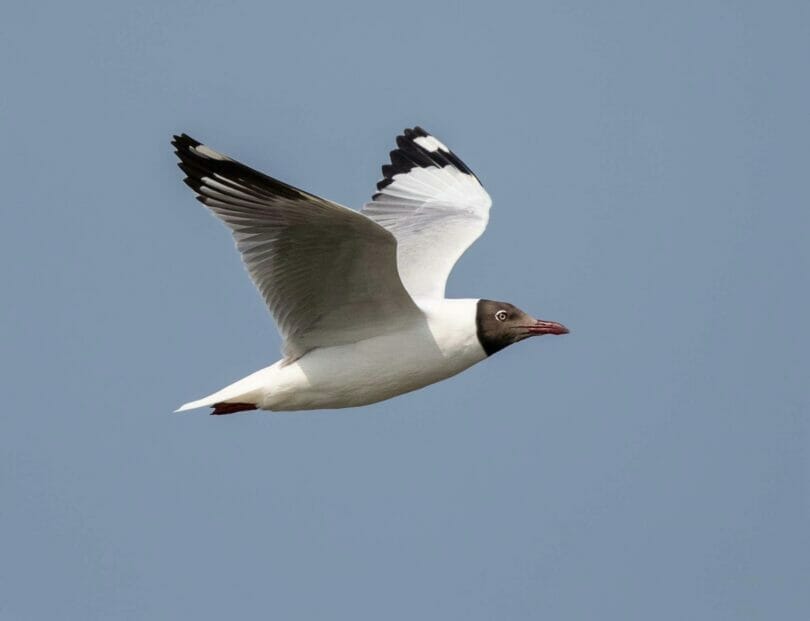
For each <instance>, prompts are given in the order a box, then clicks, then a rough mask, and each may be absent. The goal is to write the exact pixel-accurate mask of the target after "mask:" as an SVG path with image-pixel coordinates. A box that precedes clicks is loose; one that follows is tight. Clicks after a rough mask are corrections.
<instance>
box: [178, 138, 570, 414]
mask: <svg viewBox="0 0 810 621" xmlns="http://www.w3.org/2000/svg"><path fill="white" fill-rule="evenodd" d="M172 144H173V145H174V146H175V148H176V153H177V156H178V157H179V158H180V164H179V166H180V168H181V169H183V171H184V172H185V173H186V175H188V176H187V177H186V179H185V182H186V183H187V184H188V185H189V187H191V189H192V190H194V192H195V193H196V194H197V198H198V199H199V200H200V201H201V202H202V203H203V204H204V205H205V206H206V207H208V208H209V209H210V210H211V211H213V212H214V214H216V216H217V217H219V218H220V219H221V220H222V221H223V222H224V223H225V224H226V225H227V226H228V227H229V228H230V229H231V232H232V233H233V236H234V238H235V239H236V246H237V248H238V249H239V252H240V253H241V254H242V259H243V260H244V262H245V265H246V267H247V270H248V272H249V273H250V277H251V278H252V279H253V282H254V283H255V284H256V287H258V289H259V291H260V292H261V294H262V296H263V297H264V300H265V302H266V303H267V306H268V308H269V309H270V313H271V314H272V315H273V318H274V319H275V320H276V323H277V324H278V327H279V330H280V332H281V334H282V336H283V339H284V345H283V357H282V359H281V360H279V361H278V362H276V363H275V364H273V365H271V366H269V367H267V368H264V369H261V370H260V371H256V372H255V373H253V374H252V375H249V376H247V377H245V378H244V379H241V380H239V381H238V382H235V383H233V384H231V385H230V386H226V387H225V388H223V389H222V390H220V391H218V392H215V393H213V394H212V395H209V396H207V397H203V398H202V399H199V400H197V401H191V402H189V403H186V404H185V405H183V406H181V407H180V408H179V409H178V410H177V411H178V412H180V411H184V410H190V409H193V408H199V407H205V406H211V407H213V408H214V409H213V412H212V413H213V414H231V413H233V412H239V411H243V410H255V409H263V410H275V411H279V410H311V409H321V408H345V407H354V406H360V405H367V404H369V403H375V402H377V401H382V400H384V399H389V398H391V397H394V396H396V395H401V394H403V393H406V392H409V391H411V390H416V389H417V388H422V387H423V386H427V385H429V384H433V383H434V382H438V381H440V380H443V379H446V378H448V377H451V376H453V375H456V374H457V373H460V372H461V371H463V370H464V369H467V368H469V367H470V366H472V365H474V364H475V363H477V362H480V361H481V360H484V359H485V358H486V357H487V356H491V355H492V354H494V353H495V352H497V351H500V350H501V349H503V348H504V347H507V346H508V345H511V344H513V343H517V342H518V341H522V340H524V339H526V338H528V337H530V336H536V335H541V334H566V333H567V332H568V329H567V328H566V327H565V326H563V325H562V324H559V323H556V322H553V321H544V320H540V319H535V318H533V317H531V316H530V315H528V314H526V313H524V312H523V311H522V310H520V309H519V308H517V307H515V306H513V305H512V304H508V303H506V302H495V301H492V300H486V299H446V298H445V297H444V289H445V283H446V281H447V277H448V276H449V274H450V270H451V269H452V268H453V265H454V264H455V263H456V261H457V260H458V258H459V257H460V256H461V255H462V253H463V252H464V251H465V250H466V249H467V248H468V247H469V246H470V244H472V243H473V242H474V241H475V240H476V239H477V238H478V237H479V236H480V235H481V233H483V232H484V229H485V228H486V226H487V221H488V219H489V208H490V205H491V203H492V201H491V200H490V197H489V195H488V194H487V192H486V190H484V188H483V186H482V185H481V183H480V182H479V180H478V178H477V177H476V176H475V174H474V173H473V172H472V171H471V170H470V169H469V168H468V167H467V166H466V165H465V164H464V162H462V161H461V160H460V159H459V158H458V157H457V156H456V155H455V154H454V153H453V152H452V151H451V150H450V149H448V148H447V147H446V146H445V145H444V144H443V143H442V142H440V141H439V140H438V139H437V138H435V137H434V136H432V135H430V134H429V133H427V132H426V131H425V130H423V129H421V128H420V127H415V128H413V129H406V130H405V131H404V132H403V134H402V135H401V136H398V137H397V148H396V149H395V150H393V151H391V163H390V164H387V165H385V166H383V167H382V173H383V179H382V180H381V181H380V182H379V183H378V184H377V193H376V194H375V195H374V196H373V197H372V200H371V202H369V203H366V205H364V207H363V209H362V210H361V211H359V212H358V211H353V210H351V209H347V208H346V207H343V206H341V205H338V204H337V203H333V202H332V201H329V200H326V199H323V198H319V197H318V196H315V195H313V194H310V193H308V192H304V191H303V190H299V189H297V188H294V187H292V186H290V185H287V184H286V183H283V182H281V181H278V180H277V179H273V178H272V177H268V176H267V175H264V174H262V173H260V172H257V171H255V170H253V169H251V168H248V167H247V166H245V165H243V164H240V163H239V162H237V161H235V160H233V159H231V158H229V157H227V156H225V155H222V154H221V153H218V152H217V151H214V150H213V149H212V148H210V147H207V146H205V145H203V144H201V143H199V142H197V141H196V140H194V139H193V138H190V137H189V136H187V135H185V134H182V135H180V136H175V137H174V141H173V143H172Z"/></svg>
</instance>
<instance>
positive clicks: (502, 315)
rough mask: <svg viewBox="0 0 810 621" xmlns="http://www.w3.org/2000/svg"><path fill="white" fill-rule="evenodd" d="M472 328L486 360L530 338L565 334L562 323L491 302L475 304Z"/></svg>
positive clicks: (482, 301) (501, 303) (480, 301)
mask: <svg viewBox="0 0 810 621" xmlns="http://www.w3.org/2000/svg"><path fill="white" fill-rule="evenodd" d="M475 324H476V328H477V330H478V340H479V341H480V342H481V346H482V347H483V348H484V351H485V352H486V353H487V355H488V356H491V355H492V354H494V353H495V352H498V351H500V350H502V349H503V348H504V347H508V346H509V345H512V344H513V343H517V342H518V341H522V340H524V339H527V338H529V337H530V336H542V335H544V334H568V328H566V327H565V326H564V325H562V324H561V323H557V322H556V321H547V320H545V319H535V318H534V317H532V316H531V315H529V314H528V313H525V312H523V311H522V310H520V309H519V308H518V307H517V306H514V305H513V304H509V303H508V302H496V301H494V300H478V305H477V309H476V318H475Z"/></svg>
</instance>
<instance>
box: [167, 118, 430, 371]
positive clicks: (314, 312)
mask: <svg viewBox="0 0 810 621" xmlns="http://www.w3.org/2000/svg"><path fill="white" fill-rule="evenodd" d="M172 144H173V145H174V146H175V148H176V153H177V156H178V157H179V158H180V163H179V166H180V168H181V169H182V170H183V171H184V172H185V173H186V174H187V175H188V177H187V178H186V179H185V182H186V183H187V184H188V185H189V186H190V187H191V188H192V189H193V190H194V191H195V192H196V193H197V198H198V199H199V200H200V201H201V202H202V203H203V204H204V205H205V206H206V207H208V208H209V209H211V211H213V212H214V213H215V214H216V215H217V216H218V217H219V218H220V219H221V220H222V221H223V222H225V224H227V225H228V226H229V227H230V229H231V231H232V232H233V236H234V238H235V239H236V246H237V248H238V249H239V252H241V253H242V259H243V261H244V262H245V265H246V266H247V270H248V272H249V273H250V277H251V278H252V279H253V282H254V283H255V284H256V286H257V287H258V289H259V291H260V292H261V294H262V296H263V297H264V299H265V301H266V302H267V306H268V307H269V308H270V312H271V313H272V314H273V317H274V318H275V320H276V323H277V324H278V326H279V330H280V331H281V334H282V336H283V337H284V355H285V358H286V359H287V360H294V359H295V358H298V357H300V356H301V355H303V354H304V353H306V352H307V351H308V350H310V349H313V348H315V347H324V346H329V345H338V344H343V343H351V342H355V341H357V340H360V339H363V338H368V337H371V336H375V335H377V334H383V333H385V332H390V331H392V330H397V329H399V328H402V327H404V326H405V325H408V324H409V323H410V322H413V321H419V320H421V319H422V318H423V315H422V313H421V311H420V310H419V308H418V307H417V306H416V304H415V303H414V302H413V300H412V299H411V297H410V296H409V295H408V292H407V291H406V290H405V288H404V287H403V286H402V281H401V280H400V277H399V274H398V273H397V266H396V246H397V244H396V240H395V238H394V236H393V235H392V234H391V233H390V232H388V231H387V230H386V229H384V228H383V227H382V226H380V225H379V224H377V223H375V222H373V221H372V220H370V219H369V218H367V217H366V216H364V215H362V214H360V213H358V212H356V211H352V210H350V209H347V208H345V207H342V206H341V205H338V204H336V203H333V202H331V201H328V200H324V199H322V198H319V197H317V196H314V195H312V194H309V193H307V192H304V191H302V190H299V189H297V188H294V187H292V186H289V185H287V184H285V183H282V182H281V181H278V180H276V179H273V178H272V177H268V176H267V175H264V174H262V173H260V172H258V171H255V170H253V169H251V168H248V167H247V166H244V165H243V164H240V163H239V162H237V161H235V160H232V159H230V158H229V157H226V156H224V155H222V154H220V153H217V152H216V151H214V150H213V149H211V148H210V147H207V146H205V145H203V144H200V143H199V142H197V141H196V140H194V139H193V138H190V137H189V136H186V135H185V134H183V135H181V136H175V137H174V141H173V142H172Z"/></svg>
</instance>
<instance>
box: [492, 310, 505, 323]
mask: <svg viewBox="0 0 810 621" xmlns="http://www.w3.org/2000/svg"><path fill="white" fill-rule="evenodd" d="M507 316H508V314H507V312H506V311H505V310H499V311H498V312H497V313H495V319H497V320H498V321H506V318H507Z"/></svg>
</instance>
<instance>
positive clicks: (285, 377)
mask: <svg viewBox="0 0 810 621" xmlns="http://www.w3.org/2000/svg"><path fill="white" fill-rule="evenodd" d="M470 302H474V301H470V300H443V301H441V302H440V303H437V307H436V308H431V307H428V309H427V310H426V313H427V315H428V318H429V321H428V324H427V329H426V328H425V327H415V328H413V329H411V330H408V331H406V332H397V333H394V334H390V335H384V336H379V337H375V338H371V339H367V340H364V341H360V342H358V343H352V344H350V345H340V346H336V347H327V348H319V349H315V350H312V351H311V352H309V353H307V354H306V355H304V356H303V357H302V358H300V359H299V360H297V361H296V362H294V363H291V364H288V365H286V366H282V365H281V363H280V362H277V363H276V364H274V365H273V366H272V367H269V368H268V369H265V370H264V379H265V383H264V386H263V389H262V391H261V395H262V396H261V399H260V400H259V405H260V406H261V407H262V408H264V409H268V410H305V409H320V408H344V407H353V406H358V405H366V404H369V403H374V402H376V401H382V400H383V399H389V398H391V397H394V396H396V395H399V394H402V393H405V392H409V391H412V390H416V389H417V388H421V387H423V386H427V385H428V384H433V383H434V382H438V381H440V380H443V379H446V378H448V377H451V376H452V375H455V374H457V373H460V372H461V371H463V370H464V369H467V368H469V367H470V366H472V365H473V364H475V363H476V362H479V361H481V360H483V359H484V358H485V357H486V354H485V353H484V350H483V349H482V347H481V345H480V343H479V342H478V338H477V335H476V330H475V314H474V311H471V310H470V308H469V306H470Z"/></svg>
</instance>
